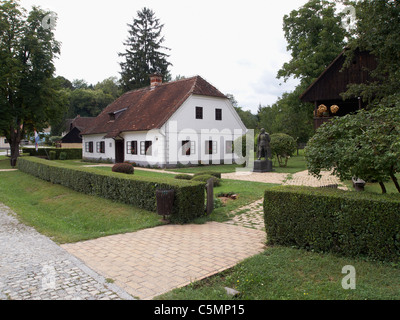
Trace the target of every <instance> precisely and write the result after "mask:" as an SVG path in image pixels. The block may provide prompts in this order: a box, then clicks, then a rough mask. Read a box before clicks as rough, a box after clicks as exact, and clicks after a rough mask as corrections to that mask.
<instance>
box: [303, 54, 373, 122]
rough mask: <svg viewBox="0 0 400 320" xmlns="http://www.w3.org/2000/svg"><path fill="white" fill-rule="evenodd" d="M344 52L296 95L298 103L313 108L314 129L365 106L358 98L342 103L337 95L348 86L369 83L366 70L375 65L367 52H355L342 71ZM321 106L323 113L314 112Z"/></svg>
mask: <svg viewBox="0 0 400 320" xmlns="http://www.w3.org/2000/svg"><path fill="white" fill-rule="evenodd" d="M346 50H347V49H345V50H343V51H342V53H340V54H339V55H338V57H337V58H336V59H335V60H334V61H333V62H332V63H331V64H330V65H329V66H328V67H327V68H326V69H325V71H324V72H322V74H321V75H320V76H319V77H318V78H317V79H316V80H315V81H314V82H313V83H312V84H311V85H310V86H309V87H308V88H307V89H306V90H305V91H304V92H303V94H302V95H301V96H300V100H301V101H302V102H311V103H313V104H314V106H315V110H314V129H317V128H319V127H320V126H321V125H322V124H323V123H324V122H326V121H329V120H330V119H332V117H334V116H339V117H340V116H344V115H346V114H349V113H352V112H356V111H357V110H359V109H361V108H363V107H365V105H364V104H363V102H362V99H361V98H360V97H352V98H351V99H347V100H343V98H342V97H341V94H342V93H344V92H346V91H347V89H348V85H350V84H362V83H368V82H370V81H371V80H372V78H371V76H370V71H372V70H374V69H375V68H376V67H377V62H376V59H375V57H374V56H372V55H371V54H370V53H368V52H361V51H358V50H357V51H356V52H355V55H354V57H353V60H352V61H351V63H350V65H349V66H348V67H346V68H344V69H343V66H344V63H345V60H346V56H345V52H346ZM321 105H324V106H326V109H327V111H326V113H325V114H322V113H320V112H318V108H319V106H321ZM332 106H335V107H334V108H332Z"/></svg>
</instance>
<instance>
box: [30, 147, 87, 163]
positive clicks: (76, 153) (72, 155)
mask: <svg viewBox="0 0 400 320" xmlns="http://www.w3.org/2000/svg"><path fill="white" fill-rule="evenodd" d="M50 151H54V152H55V153H56V159H59V158H60V153H61V152H66V153H67V159H69V160H79V159H82V149H60V148H39V149H38V151H36V149H35V148H22V152H23V153H29V155H30V156H34V157H47V156H49V155H50V153H49V152H50Z"/></svg>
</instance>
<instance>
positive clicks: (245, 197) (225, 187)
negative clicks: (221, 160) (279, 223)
mask: <svg viewBox="0 0 400 320" xmlns="http://www.w3.org/2000/svg"><path fill="white" fill-rule="evenodd" d="M56 162H60V163H68V164H72V163H73V164H74V165H76V166H85V165H87V163H85V162H80V161H76V160H70V161H68V160H67V161H66V162H64V161H58V160H56ZM228 167H230V166H229V165H228ZM198 168H208V167H206V166H204V167H198ZM190 169H197V168H190ZM85 170H88V171H97V170H101V171H107V172H109V171H111V167H110V166H104V167H89V168H85ZM208 170H209V169H208ZM227 170H229V169H227ZM203 171H204V170H203ZM170 172H171V171H170ZM173 172H175V170H174V171H173ZM134 174H135V175H136V176H141V177H153V178H157V177H163V178H171V179H174V177H175V175H174V174H171V173H165V172H162V171H161V170H153V171H147V170H140V169H138V168H135V173H134ZM272 186H275V185H274V184H266V183H260V182H251V181H240V180H229V179H222V181H221V185H220V186H218V187H215V188H214V195H217V194H218V193H229V192H232V193H235V194H238V195H239V197H238V199H237V200H229V201H228V202H227V203H226V205H225V206H223V207H219V208H216V209H215V210H214V211H213V213H212V214H211V215H210V216H208V217H201V218H198V219H196V220H195V221H194V223H205V222H207V221H217V222H223V221H226V220H228V219H229V213H230V212H232V211H233V210H236V209H238V208H240V207H242V206H245V205H248V204H250V203H253V202H254V201H256V200H258V199H261V198H262V197H263V196H264V191H265V189H266V188H270V187H272Z"/></svg>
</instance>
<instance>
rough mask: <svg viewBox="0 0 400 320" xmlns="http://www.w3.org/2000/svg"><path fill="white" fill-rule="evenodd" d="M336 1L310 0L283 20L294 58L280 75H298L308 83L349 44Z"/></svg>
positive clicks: (281, 70)
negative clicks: (337, 10)
mask: <svg viewBox="0 0 400 320" xmlns="http://www.w3.org/2000/svg"><path fill="white" fill-rule="evenodd" d="M335 10H336V4H335V2H333V1H326V0H310V1H308V2H307V3H306V4H305V5H304V6H303V7H301V8H300V9H299V10H293V11H292V12H291V13H290V14H289V15H285V16H284V19H283V30H284V32H285V38H286V41H287V43H288V46H287V49H288V51H289V52H290V53H291V55H292V59H291V60H290V61H289V62H288V63H285V64H284V65H283V67H282V68H281V69H280V70H279V72H278V78H284V79H285V80H287V79H289V78H290V77H292V76H293V77H294V78H298V79H300V80H301V84H302V85H304V86H308V85H310V84H311V82H312V81H313V80H314V79H316V78H317V77H318V76H319V75H320V74H321V73H322V72H323V71H324V70H325V68H326V67H327V66H328V65H329V64H330V63H331V62H332V61H333V60H334V59H335V58H336V57H337V55H338V54H339V53H340V52H341V51H342V50H343V48H344V46H345V37H346V30H345V29H344V28H343V26H342V18H341V16H340V15H339V14H337V13H336V11H335Z"/></svg>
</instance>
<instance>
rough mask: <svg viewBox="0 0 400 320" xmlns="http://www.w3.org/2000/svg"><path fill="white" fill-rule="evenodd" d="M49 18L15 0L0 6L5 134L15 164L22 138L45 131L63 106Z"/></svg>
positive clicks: (0, 119) (1, 124) (0, 102)
mask: <svg viewBox="0 0 400 320" xmlns="http://www.w3.org/2000/svg"><path fill="white" fill-rule="evenodd" d="M48 14H49V12H46V11H44V10H42V9H40V8H38V7H33V8H32V10H31V11H30V12H29V14H27V13H26V10H25V9H23V8H21V7H20V5H19V3H18V2H17V1H15V0H10V1H2V3H1V4H0V134H2V135H5V136H6V138H7V140H8V141H9V142H10V146H11V164H12V165H15V162H16V159H17V157H18V156H19V143H20V141H21V139H22V138H23V137H24V136H25V135H26V134H28V133H32V132H33V131H34V130H37V131H41V130H42V129H44V128H46V127H47V126H48V124H49V120H50V119H54V118H56V117H57V116H58V114H59V109H60V108H61V106H62V105H63V104H62V101H61V100H62V99H61V93H60V91H58V85H57V83H58V82H57V81H56V80H55V79H54V77H53V74H54V71H55V67H54V64H53V60H54V58H55V57H56V56H57V55H58V54H59V53H60V46H59V43H58V42H57V41H56V40H55V38H54V34H53V32H52V29H51V28H46V27H43V26H42V21H45V17H46V16H48ZM52 19H54V16H52Z"/></svg>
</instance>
